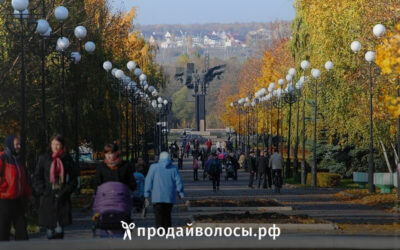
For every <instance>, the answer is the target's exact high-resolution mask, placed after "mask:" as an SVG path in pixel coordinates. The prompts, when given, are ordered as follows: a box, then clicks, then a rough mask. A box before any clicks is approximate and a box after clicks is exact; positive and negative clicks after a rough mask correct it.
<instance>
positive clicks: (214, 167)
mask: <svg viewBox="0 0 400 250" xmlns="http://www.w3.org/2000/svg"><path fill="white" fill-rule="evenodd" d="M211 155H212V159H211V161H210V163H209V169H208V170H207V173H208V174H209V175H210V176H211V179H212V182H213V192H214V193H215V192H217V191H219V183H220V179H221V173H222V165H221V162H220V160H219V159H218V156H217V153H216V152H213V153H212V154H211Z"/></svg>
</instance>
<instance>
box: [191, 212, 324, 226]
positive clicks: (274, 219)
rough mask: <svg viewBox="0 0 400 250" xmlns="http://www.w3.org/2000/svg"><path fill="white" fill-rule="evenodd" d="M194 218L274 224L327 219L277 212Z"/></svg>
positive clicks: (196, 218)
mask: <svg viewBox="0 0 400 250" xmlns="http://www.w3.org/2000/svg"><path fill="white" fill-rule="evenodd" d="M194 220H195V221H196V222H200V223H276V224H289V223H290V224H317V223H318V224H319V223H328V222H327V221H324V220H320V219H314V218H312V217H310V216H308V215H284V214H278V213H257V214H252V213H250V212H245V213H241V214H232V213H220V214H211V215H196V216H194Z"/></svg>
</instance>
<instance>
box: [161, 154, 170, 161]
mask: <svg viewBox="0 0 400 250" xmlns="http://www.w3.org/2000/svg"><path fill="white" fill-rule="evenodd" d="M165 160H171V156H170V155H169V154H168V152H161V154H160V161H165Z"/></svg>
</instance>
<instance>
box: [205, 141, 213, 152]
mask: <svg viewBox="0 0 400 250" xmlns="http://www.w3.org/2000/svg"><path fill="white" fill-rule="evenodd" d="M206 146H207V155H210V154H211V147H212V141H211V139H210V138H208V140H207V141H206Z"/></svg>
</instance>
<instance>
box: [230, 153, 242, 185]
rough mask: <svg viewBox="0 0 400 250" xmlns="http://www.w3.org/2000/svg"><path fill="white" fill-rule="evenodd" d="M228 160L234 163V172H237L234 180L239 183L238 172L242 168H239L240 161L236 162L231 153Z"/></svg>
mask: <svg viewBox="0 0 400 250" xmlns="http://www.w3.org/2000/svg"><path fill="white" fill-rule="evenodd" d="M228 160H229V161H230V162H231V163H232V167H233V171H234V172H235V174H234V175H235V177H234V180H235V181H237V179H238V175H237V171H238V169H239V168H240V166H239V162H238V160H236V158H235V156H234V154H233V152H231V153H229V156H228Z"/></svg>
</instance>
